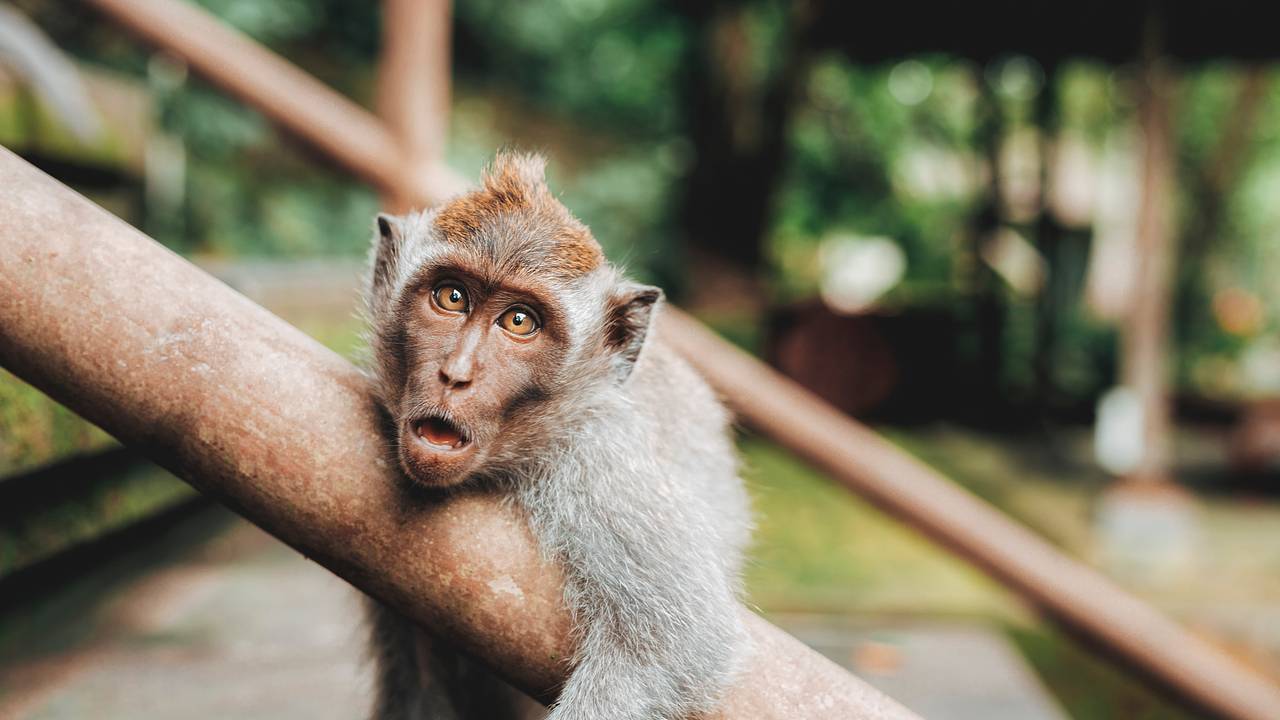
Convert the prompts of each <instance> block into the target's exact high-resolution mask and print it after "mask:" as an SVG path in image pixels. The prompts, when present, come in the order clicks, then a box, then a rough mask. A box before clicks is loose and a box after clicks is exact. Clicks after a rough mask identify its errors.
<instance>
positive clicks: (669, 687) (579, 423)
mask: <svg viewBox="0 0 1280 720" xmlns="http://www.w3.org/2000/svg"><path fill="white" fill-rule="evenodd" d="M544 165H545V161H544V160H543V159H542V158H540V157H537V156H531V155H521V154H514V153H502V154H499V155H498V156H497V158H496V159H495V160H494V161H493V164H492V165H491V166H490V167H489V169H488V170H487V172H486V173H485V175H484V178H483V181H482V183H481V185H480V187H479V188H478V189H475V190H473V191H471V192H469V193H466V194H463V195H460V196H458V197H456V198H454V199H453V200H451V201H449V202H447V203H445V204H444V205H442V206H440V207H438V208H433V209H430V210H426V211H423V212H421V213H413V214H409V215H406V216H403V217H394V216H390V215H385V214H384V215H379V216H378V218H377V222H376V225H377V232H376V234H375V238H374V243H375V247H374V249H373V252H372V256H373V259H372V268H371V273H370V281H369V287H368V290H367V314H368V319H369V344H370V350H371V354H372V358H371V361H372V367H371V370H372V374H373V375H374V381H375V388H376V393H377V396H378V399H379V401H380V402H381V403H382V405H383V407H384V409H385V411H386V413H387V416H388V421H387V423H388V427H389V428H390V430H389V431H388V433H389V434H390V435H391V437H390V438H389V440H390V441H391V445H392V446H393V448H394V452H396V453H397V455H398V460H399V462H400V465H401V466H402V467H403V469H404V472H405V474H406V475H407V476H408V478H409V479H410V480H411V481H412V482H414V483H417V484H418V485H421V486H425V487H427V488H432V489H434V491H435V492H438V493H448V492H449V490H450V489H451V488H458V487H460V486H464V485H470V486H481V487H483V488H485V489H486V491H492V492H498V493H504V494H508V495H509V496H510V497H511V498H512V499H513V500H514V501H515V504H516V506H517V507H518V508H519V509H520V510H522V511H523V514H524V515H525V517H526V518H527V519H528V522H529V525H530V527H531V528H532V530H533V534H534V536H535V538H536V539H537V542H538V545H539V547H540V549H541V551H542V553H543V554H544V556H546V557H547V558H549V559H550V560H551V561H553V562H555V563H557V564H558V565H559V566H560V567H562V568H563V570H564V574H565V578H566V580H565V583H566V586H565V589H564V594H565V595H564V596H565V601H566V603H565V604H566V606H567V607H568V608H569V610H570V612H571V615H572V620H573V626H574V628H575V640H576V647H577V650H576V653H575V655H574V656H573V657H572V658H571V659H570V663H571V664H570V665H569V670H570V675H569V678H568V680H567V682H566V684H565V685H564V687H563V689H562V691H561V693H560V697H559V700H558V701H557V702H556V703H555V704H554V705H553V706H552V708H551V710H550V713H549V715H548V716H547V717H548V718H551V720H655V719H668V718H669V719H677V718H687V717H694V716H697V715H698V714H699V713H701V712H704V711H706V710H709V709H710V708H712V707H714V706H715V704H716V702H717V701H718V699H719V697H720V696H721V694H722V692H723V690H724V689H725V688H726V686H727V685H728V684H729V682H730V681H731V680H732V678H733V676H734V673H735V672H736V671H737V669H738V668H739V666H740V664H741V660H742V659H743V656H744V653H745V652H746V645H747V642H748V636H747V633H746V631H745V629H744V626H743V624H742V618H741V616H740V615H739V612H740V610H739V607H740V606H739V603H738V595H739V589H740V588H739V585H740V568H741V562H742V552H743V547H744V545H745V544H746V542H747V540H748V535H749V531H750V524H751V523H750V513H749V508H748V501H747V497H746V493H745V490H744V488H743V484H742V482H741V480H740V479H739V477H738V472H737V462H736V459H735V454H734V449H733V445H732V440H731V437H730V434H729V431H728V418H727V415H726V413H725V411H724V409H723V408H722V407H721V406H720V404H719V402H718V401H717V400H716V398H715V397H714V396H713V394H712V392H711V390H710V389H709V388H708V387H707V385H706V384H705V383H704V382H703V381H702V379H701V378H699V376H698V375H697V374H696V373H694V371H693V370H692V369H690V368H689V366H688V365H686V364H685V363H684V362H683V361H682V360H681V359H680V358H678V357H677V356H676V355H675V353H674V352H673V351H672V350H671V348H669V347H668V346H667V345H666V344H665V343H664V342H663V339H662V337H661V333H659V332H656V331H654V329H653V325H654V323H653V321H654V317H655V315H657V314H658V313H660V312H661V308H662V303H663V296H662V292H661V291H660V290H659V289H658V288H655V287H650V286H646V285H640V284H637V283H634V282H631V281H629V280H626V279H625V278H624V277H622V275H621V274H620V273H619V271H618V270H616V269H615V268H614V267H613V266H612V265H610V264H609V263H608V262H607V261H606V260H605V258H604V255H603V253H602V252H601V249H600V246H599V244H598V243H597V242H596V240H595V238H594V237H593V236H592V234H591V232H590V231H589V230H588V229H587V228H586V226H584V225H583V224H582V223H581V222H579V221H578V220H577V219H576V218H575V217H574V216H573V215H572V214H570V213H569V211H568V210H567V209H565V207H564V206H563V205H561V204H560V202H559V201H558V200H556V198H555V197H554V196H553V195H552V194H551V192H550V190H548V188H547V185H546V181H545V179H544V177H543V171H544ZM371 607H372V608H373V619H372V620H373V621H372V625H373V635H374V647H373V651H374V656H375V658H376V660H377V661H378V664H379V676H378V685H379V687H378V690H377V692H378V697H377V699H376V703H375V705H376V706H375V708H374V714H375V717H376V718H377V720H401V719H405V720H407V719H409V718H433V719H434V718H454V717H457V718H484V719H486V720H487V719H488V718H499V717H508V716H509V715H507V714H506V713H507V712H508V711H507V709H505V707H496V705H501V704H502V701H501V697H502V693H500V692H497V691H495V690H493V688H495V687H498V681H497V680H496V678H495V677H493V676H491V675H490V674H489V673H488V671H487V670H485V669H484V668H482V667H481V666H480V665H478V664H477V663H474V662H473V661H470V660H469V659H467V658H463V657H460V656H458V655H456V654H455V653H453V651H451V649H450V648H448V647H447V646H446V645H444V644H443V643H442V642H438V641H435V640H434V639H424V640H423V641H422V642H421V643H419V642H418V637H417V636H418V633H419V631H418V630H416V628H414V627H413V626H412V625H411V624H409V623H407V621H405V620H403V619H401V618H399V617H398V616H396V615H395V614H394V613H393V612H391V611H389V610H387V609H385V608H383V607H381V606H379V605H377V604H376V603H374V604H372V605H371ZM424 647H427V648H429V649H428V650H423V648H424ZM415 648H416V649H415ZM424 678H425V680H424Z"/></svg>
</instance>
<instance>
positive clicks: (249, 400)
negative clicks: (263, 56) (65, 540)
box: [0, 149, 914, 720]
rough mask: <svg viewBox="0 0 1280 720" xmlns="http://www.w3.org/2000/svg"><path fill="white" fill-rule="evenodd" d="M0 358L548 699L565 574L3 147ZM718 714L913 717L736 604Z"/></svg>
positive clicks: (327, 376) (267, 339)
mask: <svg viewBox="0 0 1280 720" xmlns="http://www.w3.org/2000/svg"><path fill="white" fill-rule="evenodd" d="M0 365H3V366H4V367H5V368H8V369H9V370H11V371H12V372H13V373H14V374H16V375H18V376H19V377H21V378H23V379H24V380H26V381H28V382H30V383H32V384H33V385H35V386H36V387H38V388H40V389H41V390H43V391H45V392H46V393H48V394H49V395H51V396H52V397H54V398H55V399H56V400H58V401H59V402H62V403H64V404H65V405H67V406H68V407H70V408H72V409H74V410H75V411H77V412H79V413H80V414H81V415H83V416H84V417H85V418H87V419H89V420H90V421H92V422H94V423H96V424H97V425H99V426H100V427H102V428H104V429H106V430H107V431H108V432H110V433H111V434H112V435H114V436H116V437H117V438H119V439H120V440H121V441H122V442H124V443H126V444H128V445H130V446H132V447H136V448H139V449H141V450H143V451H144V452H145V453H147V454H148V455H149V456H150V457H152V458H153V459H155V460H156V461H157V462H159V463H160V464H162V465H164V466H165V467H166V468H168V469H170V470H172V471H173V472H174V473H176V474H177V475H178V476H180V477H182V478H184V479H186V480H187V481H188V482H190V483H191V484H192V485H195V486H196V487H197V488H199V489H200V490H202V491H204V492H206V493H208V494H210V495H212V496H214V497H216V498H218V499H219V500H221V501H222V502H224V503H226V504H227V505H228V506H230V507H232V508H233V509H235V510H236V511H237V512H239V513H241V514H242V515H244V516H245V517H247V518H249V519H250V520H252V521H253V522H254V523H256V524H258V525H260V526H261V527H263V528H264V529H266V530H267V531H268V532H270V533H272V534H273V535H275V536H276V537H278V538H280V539H281V540H283V541H285V542H286V543H288V544H289V545H291V546H293V547H294V548H296V549H297V550H299V551H300V552H302V553H304V554H305V555H307V556H308V557H310V558H312V559H314V560H315V561H316V562H318V563H320V564H321V565H323V566H325V567H327V568H329V569H330V570H332V571H333V572H334V573H336V574H338V575H339V576H341V577H343V578H344V579H346V580H348V581H349V582H351V583H352V584H353V585H355V586H356V587H358V588H360V589H361V590H364V591H365V592H368V593H370V594H372V595H374V596H376V597H379V598H381V599H383V600H384V601H386V602H388V603H389V604H391V605H393V606H395V607H396V608H398V609H399V610H400V611H402V612H404V613H405V614H406V615H408V616H410V617H412V618H414V619H416V620H417V621H418V622H420V623H422V625H423V626H424V627H427V628H430V629H431V630H433V631H434V632H437V633H439V634H442V635H443V636H445V637H447V638H449V639H450V640H452V641H454V642H456V643H458V645H460V646H461V647H462V648H464V649H466V650H467V651H469V652H470V653H472V654H474V655H475V656H477V657H479V658H481V659H482V660H483V661H485V662H486V663H488V664H489V665H490V666H492V667H493V668H494V669H495V670H497V671H498V672H500V673H502V674H503V675H504V676H506V677H507V678H508V679H509V680H510V681H511V682H512V683H513V684H515V685H516V686H517V687H519V688H521V689H523V690H525V691H526V692H528V693H529V694H531V695H532V696H534V697H536V698H538V699H540V700H543V701H544V702H545V701H549V700H551V699H552V698H553V697H554V694H555V688H557V687H559V685H560V684H561V682H562V681H563V680H564V677H565V673H566V670H567V668H566V664H565V658H567V657H569V654H570V642H571V641H570V637H569V620H568V617H567V615H566V612H565V610H564V608H563V607H562V605H561V594H560V592H561V578H560V576H559V575H558V573H557V571H556V569H555V567H554V566H552V565H549V564H547V563H546V562H545V561H544V560H543V559H542V558H541V557H539V555H538V552H537V550H536V549H535V546H534V543H533V541H532V538H531V537H530V535H529V532H528V528H527V526H526V525H525V524H524V522H523V520H522V518H520V517H519V516H518V515H517V514H516V513H515V511H514V510H512V509H511V508H509V507H508V506H506V505H504V504H503V503H502V502H501V501H500V499H499V498H496V497H494V496H492V495H486V494H479V493H477V494H472V495H463V496H459V497H457V498H454V499H452V500H450V501H448V502H443V503H428V502H421V501H418V502H414V501H412V500H411V499H410V498H407V497H405V496H404V495H403V493H402V492H401V491H400V490H401V485H400V483H399V482H398V481H399V480H400V477H399V473H398V470H397V469H396V468H395V466H394V463H389V462H387V460H386V457H387V456H386V453H384V448H383V442H382V440H381V437H380V435H379V428H378V416H377V412H376V409H375V406H374V404H373V402H372V401H371V400H370V398H369V394H368V391H367V389H366V383H365V380H364V378H363V377H362V376H361V374H360V373H359V372H358V371H357V370H356V368H354V367H352V366H351V365H350V364H349V363H347V362H346V361H345V360H343V359H342V358H340V357H338V356H337V355H336V354H334V353H333V352H331V351H329V350H327V349H325V348H324V347H322V346H321V345H319V344H318V343H316V342H315V341H314V340H312V339H310V338H308V337H307V336H305V335H303V334H302V333H301V332H300V331H298V330H296V329H294V328H293V327H291V326H290V325H288V324H287V323H285V322H284V321H283V320H280V319H279V318H277V317H275V316H274V315H272V314H271V313H269V312H267V311H266V310H264V309H262V308H261V307H259V306H257V305H255V304H254V303H252V302H251V301H249V300H248V299H246V298H244V297H243V296H241V295H239V294H237V293H236V292H235V291H233V290H231V289H230V288H228V287H227V286H225V285H223V284H222V283H220V282H218V281H217V280H215V279H214V278H212V277H210V276H209V275H207V274H205V273H204V272H203V271H201V270H199V269H198V268H196V267H195V266H193V265H191V264H190V263H188V262H187V261H185V260H183V259H182V258H180V257H179V256H177V255H175V254H174V253H172V252H170V251H169V250H167V249H165V248H164V247H162V246H160V245H159V244H157V243H156V242H154V241H152V240H150V239H149V238H147V237H146V236H144V235H142V234H141V233H139V232H138V231H137V230H134V229H133V228H131V227H129V226H128V225H127V224H125V223H124V222H122V221H121V220H119V219H117V218H115V217H113V216H111V215H110V214H108V213H107V212H106V211H104V210H102V209H100V208H98V207H96V206H94V205H93V204H92V203H90V202H88V201H87V200H85V199H84V198H82V197H80V196H79V195H77V194H75V193H74V192H72V191H71V190H69V189H68V188H66V187H64V186H62V185H60V184H59V183H57V182H56V181H54V180H53V179H52V178H49V177H48V176H47V175H45V174H43V173H41V172H40V171H39V170H36V169H35V168H33V167H31V166H30V165H28V164H27V163H25V162H24V161H22V160H21V159H20V158H18V157H17V156H16V155H14V154H13V153H11V152H9V151H8V150H4V149H0ZM742 612H743V613H745V614H746V615H747V617H748V625H749V627H750V629H751V632H752V636H753V639H754V646H753V650H752V654H751V656H750V657H749V658H748V661H747V668H746V670H745V671H744V672H743V674H742V676H741V677H740V678H739V679H738V681H737V682H736V684H735V685H734V686H733V688H732V689H731V690H730V692H729V694H728V696H727V697H726V699H725V702H724V705H723V707H722V708H721V709H720V711H719V712H717V713H716V714H715V715H714V717H716V718H725V719H728V718H779V719H783V718H798V717H803V718H819V719H820V718H830V719H832V720H837V719H843V718H877V719H879V718H884V719H886V720H889V719H906V718H912V717H914V715H912V714H911V713H910V712H909V711H907V710H905V709H903V708H902V707H901V706H899V705H897V704H896V703H894V702H893V701H892V700H890V699H888V698H886V697H885V696H883V695H881V694H880V693H878V692H877V691H875V690H873V689H872V688H870V687H869V686H868V685H866V684H864V683H863V682H861V681H860V680H858V679H857V678H855V677H853V676H852V675H850V674H848V673H847V672H845V671H844V670H843V669H841V668H840V667H838V666H836V665H835V664H833V663H831V662H830V661H828V660H826V659H825V658H823V657H822V656H820V655H818V654H817V653H815V652H813V651H811V650H809V649H808V648H806V647H805V646H804V645H802V644H801V643H800V642H798V641H796V640H795V639H793V638H791V637H790V636H788V635H787V634H785V633H783V632H782V631H780V630H778V629H776V628H774V627H773V626H772V625H770V624H768V623H767V622H765V621H764V620H761V619H760V618H758V617H757V616H755V615H754V614H752V613H750V612H748V611H747V610H745V609H743V610H742Z"/></svg>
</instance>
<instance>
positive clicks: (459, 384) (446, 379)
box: [439, 370, 471, 390]
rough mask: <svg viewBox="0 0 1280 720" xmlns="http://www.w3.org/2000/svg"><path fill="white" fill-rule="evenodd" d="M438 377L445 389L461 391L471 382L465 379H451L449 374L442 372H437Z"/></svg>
mask: <svg viewBox="0 0 1280 720" xmlns="http://www.w3.org/2000/svg"><path fill="white" fill-rule="evenodd" d="M439 375H440V382H441V383H442V384H443V385H444V386H445V387H447V388H453V389H455V390H461V389H462V388H464V387H466V386H468V385H470V384H471V380H469V379H467V378H458V377H453V376H451V375H450V374H449V373H447V372H445V371H444V370H441V371H440V372H439Z"/></svg>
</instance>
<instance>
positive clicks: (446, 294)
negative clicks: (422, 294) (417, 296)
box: [431, 285, 467, 312]
mask: <svg viewBox="0 0 1280 720" xmlns="http://www.w3.org/2000/svg"><path fill="white" fill-rule="evenodd" d="M431 296H432V297H433V298H435V301H436V305H438V306H439V307H440V309H441V310H448V311H449V312H466V311H467V294H466V293H465V292H463V290H462V288H460V287H458V286H457V285H441V286H440V287H438V288H436V289H435V291H434V292H432V293H431Z"/></svg>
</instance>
